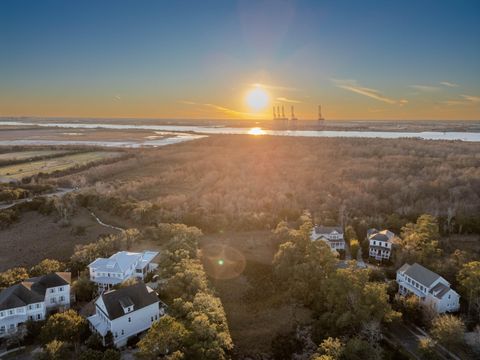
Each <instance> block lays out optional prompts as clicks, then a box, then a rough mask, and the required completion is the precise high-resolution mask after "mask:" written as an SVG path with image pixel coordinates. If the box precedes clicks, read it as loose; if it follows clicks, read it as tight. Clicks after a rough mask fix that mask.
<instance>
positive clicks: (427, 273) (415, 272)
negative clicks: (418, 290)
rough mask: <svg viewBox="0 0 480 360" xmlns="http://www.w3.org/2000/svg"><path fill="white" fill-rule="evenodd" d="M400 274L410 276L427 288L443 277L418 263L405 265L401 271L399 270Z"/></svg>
mask: <svg viewBox="0 0 480 360" xmlns="http://www.w3.org/2000/svg"><path fill="white" fill-rule="evenodd" d="M398 272H403V273H405V275H408V276H409V277H411V278H412V279H414V280H415V281H417V282H419V283H420V284H422V285H424V286H425V287H427V288H428V287H430V285H432V284H433V283H434V282H435V281H436V280H438V279H439V278H440V277H441V276H440V275H438V274H436V273H434V272H433V271H431V270H428V269H427V268H425V267H423V266H422V265H420V264H417V263H415V264H413V265H409V264H404V265H403V266H402V267H401V268H400V269H398Z"/></svg>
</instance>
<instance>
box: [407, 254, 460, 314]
mask: <svg viewBox="0 0 480 360" xmlns="http://www.w3.org/2000/svg"><path fill="white" fill-rule="evenodd" d="M397 283H398V293H399V294H400V295H402V296H416V297H417V298H418V299H419V300H420V301H421V302H422V303H423V304H425V305H428V306H430V307H431V308H432V309H433V310H435V311H436V312H437V313H439V314H441V313H445V312H454V311H457V310H458V309H459V308H460V295H458V294H457V292H456V291H455V290H453V289H451V288H450V283H449V282H448V281H447V280H445V279H444V278H443V277H441V276H440V275H438V274H436V273H434V272H433V271H430V270H428V269H427V268H425V267H423V266H422V265H420V264H417V263H415V264H413V265H410V264H404V265H403V266H402V267H401V268H400V269H398V270H397Z"/></svg>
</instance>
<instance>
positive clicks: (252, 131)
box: [248, 127, 265, 136]
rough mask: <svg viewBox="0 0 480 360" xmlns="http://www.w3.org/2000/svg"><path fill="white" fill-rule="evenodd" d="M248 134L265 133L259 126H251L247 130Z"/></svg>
mask: <svg viewBox="0 0 480 360" xmlns="http://www.w3.org/2000/svg"><path fill="white" fill-rule="evenodd" d="M248 134H249V135H255V136H257V135H264V134H265V131H263V130H262V129H261V128H259V127H254V128H251V129H250V130H249V131H248Z"/></svg>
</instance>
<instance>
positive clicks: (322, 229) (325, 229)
mask: <svg viewBox="0 0 480 360" xmlns="http://www.w3.org/2000/svg"><path fill="white" fill-rule="evenodd" d="M333 231H336V232H338V233H339V234H343V229H342V227H341V226H322V225H317V226H315V233H316V234H330V233H331V232H333Z"/></svg>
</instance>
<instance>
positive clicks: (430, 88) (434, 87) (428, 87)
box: [410, 85, 440, 92]
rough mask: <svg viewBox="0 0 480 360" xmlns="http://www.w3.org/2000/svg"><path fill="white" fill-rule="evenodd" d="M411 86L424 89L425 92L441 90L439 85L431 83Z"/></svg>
mask: <svg viewBox="0 0 480 360" xmlns="http://www.w3.org/2000/svg"><path fill="white" fill-rule="evenodd" d="M410 87H411V88H413V89H416V90H419V91H424V92H437V91H440V88H439V87H438V86H431V85H410Z"/></svg>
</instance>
